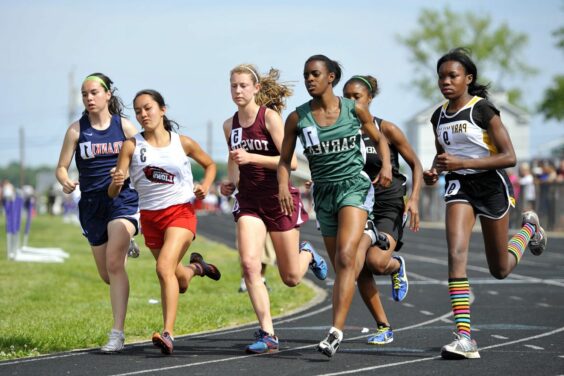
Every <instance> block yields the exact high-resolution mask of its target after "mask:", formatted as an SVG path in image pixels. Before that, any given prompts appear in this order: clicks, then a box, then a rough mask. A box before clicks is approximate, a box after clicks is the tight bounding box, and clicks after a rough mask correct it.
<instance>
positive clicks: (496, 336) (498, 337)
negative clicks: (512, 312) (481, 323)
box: [472, 328, 508, 339]
mask: <svg viewBox="0 0 564 376" xmlns="http://www.w3.org/2000/svg"><path fill="white" fill-rule="evenodd" d="M472 330H474V328H472ZM492 337H493V338H497V339H508V338H507V337H504V336H501V335H499V334H492Z"/></svg>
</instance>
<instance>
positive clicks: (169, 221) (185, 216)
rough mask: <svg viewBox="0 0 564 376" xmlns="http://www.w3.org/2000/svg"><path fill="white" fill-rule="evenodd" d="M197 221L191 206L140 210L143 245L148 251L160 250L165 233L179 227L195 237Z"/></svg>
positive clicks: (188, 204)
mask: <svg viewBox="0 0 564 376" xmlns="http://www.w3.org/2000/svg"><path fill="white" fill-rule="evenodd" d="M197 223H198V220H197V218H196V213H195V212H194V208H193V207H192V204H191V203H189V202H187V203H185V204H178V205H172V206H169V207H168V208H165V209H160V210H141V228H142V230H143V236H144V237H145V245H146V246H147V247H148V248H149V249H161V248H162V246H163V244H164V235H165V231H166V229H167V228H169V227H181V228H185V229H187V230H190V231H191V232H192V234H194V238H195V237H196V224H197Z"/></svg>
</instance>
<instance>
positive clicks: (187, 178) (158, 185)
mask: <svg viewBox="0 0 564 376" xmlns="http://www.w3.org/2000/svg"><path fill="white" fill-rule="evenodd" d="M169 133H170V144H169V145H168V146H165V147H160V148H158V147H154V146H151V145H149V143H148V142H147V141H146V140H145V139H144V138H143V136H142V135H141V133H137V134H136V135H135V141H136V146H135V151H134V152H133V156H132V159H131V165H130V166H129V175H130V176H131V182H132V183H133V186H134V188H135V189H136V190H137V192H138V193H139V208H140V209H141V210H159V209H166V208H168V207H170V206H172V205H178V204H184V203H186V202H190V201H192V200H193V199H194V197H195V195H194V181H193V177H192V167H191V166H190V161H189V159H188V156H187V155H186V153H185V152H184V148H183V147H182V144H181V142H180V136H179V135H178V134H177V133H174V132H169Z"/></svg>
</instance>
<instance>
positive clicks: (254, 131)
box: [221, 65, 327, 353]
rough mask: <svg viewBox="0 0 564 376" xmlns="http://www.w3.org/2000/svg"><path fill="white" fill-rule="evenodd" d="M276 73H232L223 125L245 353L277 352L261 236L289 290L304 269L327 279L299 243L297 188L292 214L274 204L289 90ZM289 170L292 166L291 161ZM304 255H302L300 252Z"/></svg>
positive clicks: (225, 186) (319, 261) (224, 189)
mask: <svg viewBox="0 0 564 376" xmlns="http://www.w3.org/2000/svg"><path fill="white" fill-rule="evenodd" d="M278 77H279V73H278V71H277V70H275V69H271V70H270V72H269V74H268V75H266V76H264V77H259V74H258V70H257V69H256V68H255V67H254V66H252V65H239V66H237V67H235V68H234V69H233V70H231V79H230V82H231V97H232V99H233V102H235V104H236V105H237V112H236V113H235V115H233V117H231V118H229V119H227V120H226V121H225V123H224V124H223V131H224V133H225V139H226V141H227V144H228V146H229V150H230V151H229V161H228V172H229V180H230V182H229V183H222V186H221V193H222V194H224V195H230V194H232V193H233V192H236V194H235V204H234V207H233V215H234V217H235V221H236V222H237V237H238V248H239V255H240V257H241V266H242V269H243V276H244V278H245V283H246V285H247V289H248V293H249V297H250V299H251V303H252V305H253V308H254V310H255V313H256V315H257V318H258V321H259V329H258V331H257V332H256V333H255V336H256V341H255V342H254V343H252V344H250V345H249V346H247V347H246V351H247V352H249V353H265V352H272V351H277V350H278V337H276V335H275V334H274V327H273V324H272V317H271V315H270V299H269V297H268V291H267V289H266V287H265V285H264V283H263V281H262V277H261V274H260V271H261V254H262V252H263V248H264V244H265V239H266V233H267V232H269V233H270V236H271V238H272V243H273V244H274V250H275V252H276V258H277V261H278V270H279V272H280V276H281V277H282V280H283V281H284V283H285V284H286V285H288V286H290V287H293V286H296V285H298V284H299V283H300V281H301V279H302V277H303V276H304V274H305V273H306V272H307V269H308V266H309V267H310V268H311V269H312V271H313V273H314V274H315V275H316V277H317V278H319V279H325V277H326V276H327V265H326V263H325V261H324V260H323V258H321V256H319V254H317V252H316V251H315V250H314V249H313V247H312V246H311V244H310V243H309V242H305V241H304V242H301V243H300V241H299V238H300V232H299V226H300V224H301V223H303V222H304V221H306V220H307V219H308V216H307V213H306V211H305V210H304V209H303V205H302V202H301V200H300V194H299V191H298V189H296V188H295V187H290V192H291V193H292V198H293V201H294V213H293V214H292V215H289V216H287V215H285V214H284V213H283V212H282V210H281V208H280V204H279V203H278V179H277V177H276V169H277V167H278V160H279V157H280V152H279V151H280V147H281V145H282V138H283V137H284V125H283V123H282V118H281V116H280V111H282V109H283V108H284V105H285V104H284V99H285V98H286V97H288V96H290V95H291V93H292V92H291V90H290V89H289V88H288V87H287V86H285V85H282V84H280V83H278V82H277V80H278ZM292 167H293V168H296V167H297V159H296V157H295V156H294V158H293V160H292ZM304 251H305V252H304Z"/></svg>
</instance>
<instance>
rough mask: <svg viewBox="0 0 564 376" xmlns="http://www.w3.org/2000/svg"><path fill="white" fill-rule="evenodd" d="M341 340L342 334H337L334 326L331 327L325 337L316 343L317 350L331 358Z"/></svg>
mask: <svg viewBox="0 0 564 376" xmlns="http://www.w3.org/2000/svg"><path fill="white" fill-rule="evenodd" d="M342 340H343V334H342V333H341V335H339V333H338V332H337V330H336V329H335V328H331V330H329V334H328V335H327V337H325V339H324V340H323V341H321V342H319V345H317V351H319V352H320V353H322V354H323V355H325V356H328V357H329V358H331V357H332V356H333V355H335V353H336V352H337V349H338V348H339V345H340V344H341V341H342Z"/></svg>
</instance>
